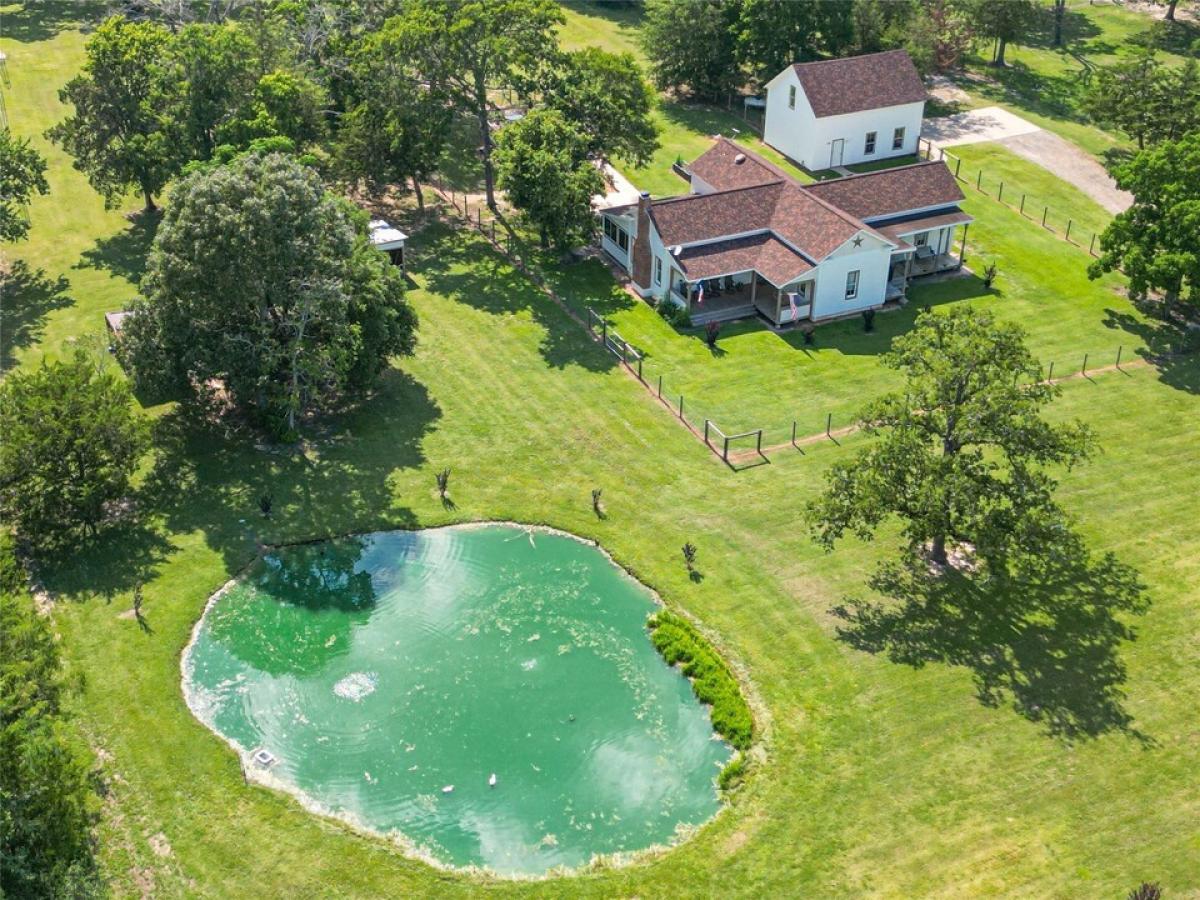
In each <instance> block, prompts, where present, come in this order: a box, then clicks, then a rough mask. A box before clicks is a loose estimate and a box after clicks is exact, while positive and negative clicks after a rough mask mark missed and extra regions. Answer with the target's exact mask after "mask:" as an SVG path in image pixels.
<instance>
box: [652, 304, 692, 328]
mask: <svg viewBox="0 0 1200 900" xmlns="http://www.w3.org/2000/svg"><path fill="white" fill-rule="evenodd" d="M655 309H657V310H658V314H659V315H660V316H662V317H663V318H664V319H666V321H667V323H668V324H670V325H682V324H683V323H685V322H687V321H688V319H689V316H688V311H687V310H686V309H684V308H683V307H682V306H677V305H676V304H674V303H672V302H671V301H670V300H668V299H666V298H665V297H664V298H663V299H662V300H659V301H658V305H657V306H656V307H655Z"/></svg>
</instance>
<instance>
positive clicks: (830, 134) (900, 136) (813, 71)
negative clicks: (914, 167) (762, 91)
mask: <svg viewBox="0 0 1200 900" xmlns="http://www.w3.org/2000/svg"><path fill="white" fill-rule="evenodd" d="M924 112H925V85H924V83H923V82H922V81H921V76H920V74H918V72H917V68H916V66H914V65H913V61H912V59H910V58H909V55H908V54H907V53H906V52H905V51H903V50H888V51H886V52H884V53H869V54H866V55H864V56H851V57H848V58H846V59H830V60H823V61H821V62H807V63H796V64H795V65H791V66H788V67H787V68H786V69H784V70H783V71H782V72H780V73H779V74H778V75H776V76H775V77H774V78H772V79H771V81H770V82H768V83H767V110H766V124H765V126H764V129H763V140H764V141H766V143H768V144H770V145H771V146H772V147H774V148H775V149H776V150H778V151H779V152H780V153H782V154H783V155H784V156H786V157H788V158H789V159H791V160H793V161H795V162H798V163H800V165H802V166H804V167H805V168H806V169H810V170H818V169H832V168H836V167H837V166H849V165H853V164H855V163H864V162H872V161H874V160H879V159H887V158H889V157H895V156H907V155H911V154H914V153H916V152H917V141H918V140H919V139H920V136H921V118H922V116H923V115H924Z"/></svg>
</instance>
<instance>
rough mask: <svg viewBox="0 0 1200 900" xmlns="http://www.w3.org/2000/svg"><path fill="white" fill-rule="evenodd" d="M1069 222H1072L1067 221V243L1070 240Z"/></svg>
mask: <svg viewBox="0 0 1200 900" xmlns="http://www.w3.org/2000/svg"><path fill="white" fill-rule="evenodd" d="M1071 221H1072V220H1071V219H1067V236H1066V240H1067V241H1068V242H1069V241H1070V240H1071Z"/></svg>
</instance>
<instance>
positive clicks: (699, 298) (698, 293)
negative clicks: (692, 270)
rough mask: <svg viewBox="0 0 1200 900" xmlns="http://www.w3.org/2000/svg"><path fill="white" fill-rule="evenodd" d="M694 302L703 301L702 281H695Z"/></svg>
mask: <svg viewBox="0 0 1200 900" xmlns="http://www.w3.org/2000/svg"><path fill="white" fill-rule="evenodd" d="M696 302H697V303H703V302H704V282H703V281H698V282H696Z"/></svg>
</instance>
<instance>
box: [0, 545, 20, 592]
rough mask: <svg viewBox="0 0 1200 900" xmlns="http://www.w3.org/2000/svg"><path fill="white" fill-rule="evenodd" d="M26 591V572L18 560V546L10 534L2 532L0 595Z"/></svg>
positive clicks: (0, 546)
mask: <svg viewBox="0 0 1200 900" xmlns="http://www.w3.org/2000/svg"><path fill="white" fill-rule="evenodd" d="M24 590H25V571H24V569H23V568H22V567H21V561H20V560H19V559H17V545H16V541H14V540H13V536H12V535H11V534H9V533H8V532H0V594H19V593H21V592H22V591H24Z"/></svg>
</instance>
